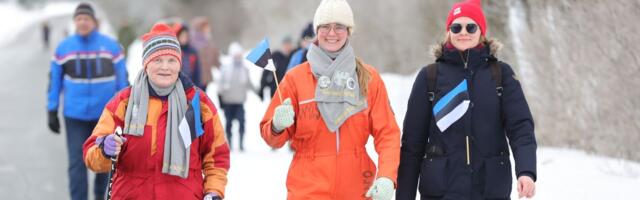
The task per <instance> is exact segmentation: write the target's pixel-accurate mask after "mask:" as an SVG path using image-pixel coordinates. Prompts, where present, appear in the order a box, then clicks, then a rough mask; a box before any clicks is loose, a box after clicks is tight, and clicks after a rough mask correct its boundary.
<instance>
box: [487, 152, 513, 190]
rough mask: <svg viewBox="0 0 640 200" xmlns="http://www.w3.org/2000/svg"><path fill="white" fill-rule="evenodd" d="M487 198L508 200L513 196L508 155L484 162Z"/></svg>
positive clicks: (490, 158) (491, 158)
mask: <svg viewBox="0 0 640 200" xmlns="http://www.w3.org/2000/svg"><path fill="white" fill-rule="evenodd" d="M484 167H485V177H484V179H485V182H484V197H485V198H501V199H507V198H509V195H510V194H511V181H512V180H511V162H510V161H509V156H508V155H500V156H494V157H489V158H487V159H485V161H484Z"/></svg>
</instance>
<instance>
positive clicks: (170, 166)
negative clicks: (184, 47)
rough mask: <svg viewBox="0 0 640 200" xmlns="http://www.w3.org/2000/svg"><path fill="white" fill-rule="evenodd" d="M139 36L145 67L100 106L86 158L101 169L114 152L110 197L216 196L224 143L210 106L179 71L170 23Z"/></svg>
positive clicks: (224, 166) (223, 176)
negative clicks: (120, 130)
mask: <svg viewBox="0 0 640 200" xmlns="http://www.w3.org/2000/svg"><path fill="white" fill-rule="evenodd" d="M142 39H143V40H144V52H143V60H144V61H143V66H144V69H143V70H142V71H140V72H139V73H138V77H137V78H136V81H135V83H134V84H133V86H131V87H128V88H126V89H124V90H122V91H120V92H119V93H118V94H116V96H114V97H113V98H112V99H111V100H110V101H109V103H108V104H107V106H106V107H105V109H104V111H103V113H102V116H101V117H100V120H99V122H98V125H97V126H96V127H95V129H94V130H93V134H92V135H91V137H89V139H87V141H86V142H85V144H84V148H83V153H84V160H85V164H86V165H87V167H88V168H90V169H91V170H93V171H95V172H108V171H109V169H110V163H111V161H110V160H109V158H110V157H117V160H118V161H117V170H116V173H115V174H114V175H112V177H113V190H112V197H113V199H198V200H199V199H203V198H204V199H221V198H222V197H224V189H225V186H226V183H227V171H228V170H229V147H228V145H227V143H226V139H225V137H224V130H223V129H222V126H221V125H220V120H219V118H218V114H217V111H216V108H215V106H213V104H212V103H211V100H209V98H208V97H207V96H206V94H205V93H204V92H203V91H202V90H201V89H198V88H197V87H195V86H194V85H193V83H191V81H190V80H189V78H187V77H186V76H184V75H183V74H181V73H180V67H181V51H180V44H179V42H178V40H177V39H176V36H175V33H174V32H173V30H172V29H171V28H170V27H169V26H167V25H165V24H156V25H155V26H154V27H153V28H152V29H151V31H150V32H149V33H147V34H145V35H144V36H143V37H142ZM116 127H124V136H123V137H119V136H117V135H115V134H112V133H113V131H114V130H115V129H116Z"/></svg>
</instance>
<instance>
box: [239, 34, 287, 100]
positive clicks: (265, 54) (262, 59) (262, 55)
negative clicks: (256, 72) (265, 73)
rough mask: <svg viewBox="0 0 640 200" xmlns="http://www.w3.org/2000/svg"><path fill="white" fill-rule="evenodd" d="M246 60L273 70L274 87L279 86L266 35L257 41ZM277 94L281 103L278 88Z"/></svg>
mask: <svg viewBox="0 0 640 200" xmlns="http://www.w3.org/2000/svg"><path fill="white" fill-rule="evenodd" d="M247 60H249V61H251V63H253V64H255V65H256V66H258V67H261V68H263V69H265V70H269V71H271V72H273V77H274V79H275V80H276V88H280V83H278V75H277V74H276V67H275V65H274V64H273V59H271V49H269V39H267V38H266V37H265V38H264V39H262V41H260V43H258V46H256V48H253V49H252V50H251V52H249V55H247ZM276 90H277V91H278V96H279V97H280V102H281V103H282V94H281V93H280V90H279V89H276Z"/></svg>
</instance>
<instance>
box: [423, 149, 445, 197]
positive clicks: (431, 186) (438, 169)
mask: <svg viewBox="0 0 640 200" xmlns="http://www.w3.org/2000/svg"><path fill="white" fill-rule="evenodd" d="M447 160H448V159H447V157H433V158H426V159H424V160H423V161H422V169H421V173H420V194H421V195H424V196H432V197H438V196H443V195H444V193H445V192H446V190H447Z"/></svg>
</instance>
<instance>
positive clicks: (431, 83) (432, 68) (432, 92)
mask: <svg viewBox="0 0 640 200" xmlns="http://www.w3.org/2000/svg"><path fill="white" fill-rule="evenodd" d="M437 78H438V63H432V64H429V65H427V92H428V94H429V102H431V105H433V101H435V99H436V84H437V82H436V81H437Z"/></svg>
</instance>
